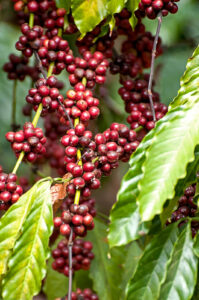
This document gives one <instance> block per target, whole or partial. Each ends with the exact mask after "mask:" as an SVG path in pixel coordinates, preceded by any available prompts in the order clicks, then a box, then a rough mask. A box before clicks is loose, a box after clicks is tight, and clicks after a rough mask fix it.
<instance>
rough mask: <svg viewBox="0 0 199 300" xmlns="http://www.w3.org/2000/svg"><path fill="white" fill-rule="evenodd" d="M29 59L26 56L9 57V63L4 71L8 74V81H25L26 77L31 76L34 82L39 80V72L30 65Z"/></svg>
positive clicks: (13, 55) (12, 55) (4, 67)
mask: <svg viewBox="0 0 199 300" xmlns="http://www.w3.org/2000/svg"><path fill="white" fill-rule="evenodd" d="M28 62H29V60H28V58H27V57H25V56H17V55H15V54H10V55H9V62H7V63H5V65H4V66H3V69H4V71H5V72H6V73H8V79H10V80H16V79H18V80H20V81H23V80H24V79H25V77H26V76H30V77H31V78H32V80H34V81H35V80H37V79H38V78H39V70H38V69H37V67H31V66H29V65H28Z"/></svg>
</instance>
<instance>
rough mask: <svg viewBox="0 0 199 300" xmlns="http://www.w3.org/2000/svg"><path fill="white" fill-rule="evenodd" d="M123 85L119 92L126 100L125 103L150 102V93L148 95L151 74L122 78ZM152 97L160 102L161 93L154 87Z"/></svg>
mask: <svg viewBox="0 0 199 300" xmlns="http://www.w3.org/2000/svg"><path fill="white" fill-rule="evenodd" d="M120 82H121V84H122V87H121V88H120V89H119V91H118V92H119V94H120V96H121V97H122V99H123V100H124V102H125V104H128V102H130V103H135V104H137V103H141V102H144V103H149V95H148V82H149V75H148V74H144V75H143V76H140V77H139V78H138V79H135V80H131V79H121V80H120ZM151 92H152V99H153V101H154V102H159V100H160V97H159V94H158V93H156V92H154V90H153V89H152V91H151Z"/></svg>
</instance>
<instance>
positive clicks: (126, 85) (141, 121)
mask: <svg viewBox="0 0 199 300" xmlns="http://www.w3.org/2000/svg"><path fill="white" fill-rule="evenodd" d="M148 80H149V76H148V75H147V74H145V75H144V76H143V77H140V78H139V79H136V80H131V79H127V80H122V81H121V83H122V84H123V86H122V87H121V88H120V89H119V94H120V95H121V97H122V99H123V101H124V103H125V110H126V112H127V113H129V114H130V115H129V116H128V117H127V122H128V123H129V124H130V125H131V129H136V128H137V127H139V126H142V127H145V128H146V129H147V131H148V130H151V129H152V128H153V127H154V126H155V123H154V121H153V115H152V112H151V108H150V105H149V95H148ZM152 99H153V101H154V110H155V116H156V120H159V119H161V118H162V117H163V116H164V115H165V114H166V113H167V110H168V109H167V106H166V105H164V104H163V103H160V102H159V101H160V99H159V94H158V93H156V92H154V91H153V90H152Z"/></svg>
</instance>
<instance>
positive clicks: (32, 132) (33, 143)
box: [6, 122, 46, 162]
mask: <svg viewBox="0 0 199 300" xmlns="http://www.w3.org/2000/svg"><path fill="white" fill-rule="evenodd" d="M6 139H7V140H8V141H9V142H10V143H11V146H12V149H13V151H14V152H15V154H16V156H17V157H18V156H19V154H20V152H22V151H23V152H24V153H25V156H24V158H25V159H26V160H27V161H29V162H34V161H35V160H36V159H37V158H38V157H40V156H41V155H43V154H44V153H45V152H46V149H45V146H44V144H45V143H46V138H45V137H44V135H43V131H42V129H41V128H34V126H33V124H32V123H31V122H26V123H25V124H24V126H23V130H20V131H18V132H12V131H10V132H8V133H6Z"/></svg>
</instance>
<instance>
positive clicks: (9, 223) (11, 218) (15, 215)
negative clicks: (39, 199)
mask: <svg viewBox="0 0 199 300" xmlns="http://www.w3.org/2000/svg"><path fill="white" fill-rule="evenodd" d="M36 189H37V184H35V185H34V186H33V187H32V188H31V189H30V190H29V191H28V192H26V193H25V194H24V195H23V196H22V197H20V199H19V200H18V201H17V202H16V203H15V204H13V205H12V206H11V207H10V208H9V210H8V211H7V212H6V213H5V215H4V216H3V217H2V218H1V220H0V275H2V274H4V273H5V272H6V270H7V262H8V259H9V257H10V255H11V254H12V250H13V248H14V245H15V242H16V240H17V239H18V237H19V236H20V234H21V229H22V226H23V224H24V222H25V219H26V217H27V215H28V213H29V212H30V209H31V206H32V203H33V201H34V199H35V198H34V196H33V194H34V193H35V191H36Z"/></svg>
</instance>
